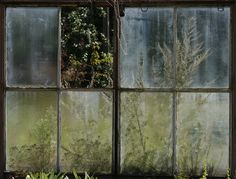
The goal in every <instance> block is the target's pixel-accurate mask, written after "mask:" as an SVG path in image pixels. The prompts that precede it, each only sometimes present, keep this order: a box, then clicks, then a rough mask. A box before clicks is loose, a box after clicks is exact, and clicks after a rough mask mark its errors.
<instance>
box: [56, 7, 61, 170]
mask: <svg viewBox="0 0 236 179" xmlns="http://www.w3.org/2000/svg"><path fill="white" fill-rule="evenodd" d="M60 22H61V8H60V9H59V10H58V44H57V45H58V47H57V48H58V57H57V59H58V60H57V86H58V89H57V150H56V151H57V159H56V170H57V172H59V171H60V146H61V112H60V110H61V106H60V93H61V23H60Z"/></svg>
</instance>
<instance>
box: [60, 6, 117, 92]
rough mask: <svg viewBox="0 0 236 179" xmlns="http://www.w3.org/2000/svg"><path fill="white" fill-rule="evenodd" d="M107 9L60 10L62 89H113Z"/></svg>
mask: <svg viewBox="0 0 236 179" xmlns="http://www.w3.org/2000/svg"><path fill="white" fill-rule="evenodd" d="M109 17H110V14H109V8H101V7H94V6H93V7H79V8H78V7H76V8H69V7H64V8H62V14H61V32H62V34H61V38H62V44H61V45H62V63H61V73H62V75H61V78H62V79H61V83H62V86H63V87H64V88H105V87H106V88H111V87H112V83H113V80H112V72H113V70H112V68H113V67H112V64H113V54H112V52H113V49H112V45H111V44H112V32H113V30H112V22H113V21H112V19H109Z"/></svg>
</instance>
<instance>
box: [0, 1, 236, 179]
mask: <svg viewBox="0 0 236 179" xmlns="http://www.w3.org/2000/svg"><path fill="white" fill-rule="evenodd" d="M114 1H115V0H114ZM114 1H113V0H107V1H106V0H100V1H96V0H94V1H88V0H37V1H36V0H0V178H3V179H4V178H7V176H8V173H6V172H5V121H4V120H5V107H4V106H5V104H4V103H5V102H4V101H5V100H4V98H5V91H6V86H5V76H4V68H5V67H4V66H5V65H4V61H5V40H4V39H5V10H6V7H11V6H42V7H46V6H53V7H54V6H55V7H58V6H59V7H60V6H68V5H69V6H86V5H90V4H91V3H94V4H95V5H96V6H107V7H112V2H114ZM115 2H116V5H118V6H117V7H118V8H116V9H114V10H115V11H119V13H121V14H122V13H123V7H127V6H135V7H139V6H140V7H142V6H170V7H179V6H181V7H189V6H194V7H196V6H214V7H215V6H228V7H230V9H231V15H230V16H231V64H230V65H231V73H230V74H231V76H230V79H231V80H230V86H229V90H226V91H223V92H229V93H230V107H231V109H230V111H231V114H230V115H231V121H230V166H231V167H230V168H231V175H232V178H236V50H234V49H235V48H236V1H234V0H120V1H119V0H117V1H115ZM114 24H115V44H114V47H115V52H114V64H113V68H114V69H113V73H114V79H113V80H114V83H113V84H114V86H113V88H112V91H113V99H114V100H113V166H112V174H111V175H102V176H101V177H102V178H148V177H149V176H125V175H120V174H119V106H120V102H119V101H120V100H119V98H120V92H121V91H156V92H158V91H160V90H157V89H145V90H140V89H122V88H120V87H119V63H118V61H119V35H120V22H119V19H116V20H115V23H114ZM57 90H58V91H60V89H57ZM78 90H92V91H93V89H78ZM96 90H103V89H94V91H96ZM184 91H186V92H188V91H189V90H188V89H183V90H181V92H184ZM191 91H198V89H194V90H191ZM201 91H202V90H201ZM206 91H208V92H209V91H211V90H210V89H206ZM214 91H215V90H214ZM219 92H222V91H219ZM154 178H173V176H169V177H161V176H156V177H154Z"/></svg>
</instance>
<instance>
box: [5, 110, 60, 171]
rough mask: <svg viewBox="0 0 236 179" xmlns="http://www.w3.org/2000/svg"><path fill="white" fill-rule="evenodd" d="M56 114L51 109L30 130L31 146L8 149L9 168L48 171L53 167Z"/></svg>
mask: <svg viewBox="0 0 236 179" xmlns="http://www.w3.org/2000/svg"><path fill="white" fill-rule="evenodd" d="M56 121H57V120H56V113H55V110H53V108H52V107H50V108H48V109H47V110H46V112H45V115H44V116H43V117H42V118H41V119H39V120H38V121H37V122H36V124H35V126H34V127H33V128H32V129H31V131H30V132H31V135H30V139H31V140H32V141H33V142H34V143H33V144H25V145H22V146H14V147H11V148H10V160H9V161H10V164H9V166H10V167H11V168H13V169H17V170H19V171H22V172H24V171H48V170H52V169H53V168H54V165H55V160H54V159H55V152H56V141H55V139H56Z"/></svg>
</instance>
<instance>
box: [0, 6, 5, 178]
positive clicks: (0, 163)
mask: <svg viewBox="0 0 236 179" xmlns="http://www.w3.org/2000/svg"><path fill="white" fill-rule="evenodd" d="M4 22H5V7H4V6H3V5H0V50H1V52H0V178H4V170H5V163H6V160H5V158H6V156H5V115H4V114H5V112H4V101H5V99H4V96H5V95H4V93H5V91H4V86H5V82H4V81H5V79H4V51H5V48H4V39H5V38H4V34H5V23H4Z"/></svg>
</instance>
